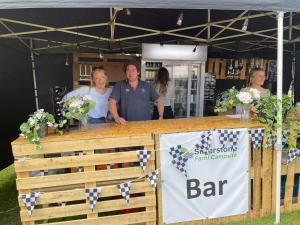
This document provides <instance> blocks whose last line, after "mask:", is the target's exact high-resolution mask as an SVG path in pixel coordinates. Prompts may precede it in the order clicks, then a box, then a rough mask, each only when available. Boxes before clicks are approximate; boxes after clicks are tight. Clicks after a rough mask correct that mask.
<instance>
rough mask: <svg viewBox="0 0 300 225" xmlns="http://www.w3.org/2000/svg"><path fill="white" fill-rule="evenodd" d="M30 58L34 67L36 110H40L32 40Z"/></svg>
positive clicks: (31, 42)
mask: <svg viewBox="0 0 300 225" xmlns="http://www.w3.org/2000/svg"><path fill="white" fill-rule="evenodd" d="M30 58H31V66H32V77H33V86H34V98H35V108H36V109H37V110H38V109H39V99H38V91H37V85H36V73H35V58H34V52H33V41H32V39H30Z"/></svg>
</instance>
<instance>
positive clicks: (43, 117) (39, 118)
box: [20, 109, 58, 148]
mask: <svg viewBox="0 0 300 225" xmlns="http://www.w3.org/2000/svg"><path fill="white" fill-rule="evenodd" d="M57 126H58V124H56V123H55V119H54V116H53V115H52V114H50V113H48V112H45V111H44V109H39V110H37V111H36V112H34V113H33V114H31V115H30V116H29V118H28V120H27V122H24V123H22V124H21V126H20V130H21V134H20V136H21V137H25V138H26V139H27V140H28V141H29V143H32V144H36V145H37V148H40V147H41V146H40V137H41V136H42V135H41V134H40V131H41V129H42V128H43V127H45V129H48V127H53V128H57Z"/></svg>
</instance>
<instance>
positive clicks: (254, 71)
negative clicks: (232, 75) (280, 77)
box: [246, 68, 265, 87]
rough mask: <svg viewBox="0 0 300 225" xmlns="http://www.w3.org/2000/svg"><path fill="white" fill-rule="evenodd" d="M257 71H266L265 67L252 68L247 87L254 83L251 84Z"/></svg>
mask: <svg viewBox="0 0 300 225" xmlns="http://www.w3.org/2000/svg"><path fill="white" fill-rule="evenodd" d="M257 72H265V70H264V69H262V68H258V69H252V70H251V72H250V74H249V76H248V78H247V82H246V87H250V86H251V85H252V84H251V78H253V77H254V75H255V74H256V73H257Z"/></svg>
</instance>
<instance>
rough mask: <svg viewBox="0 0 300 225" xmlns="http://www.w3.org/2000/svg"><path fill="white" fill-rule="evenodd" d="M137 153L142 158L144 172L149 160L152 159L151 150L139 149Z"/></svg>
mask: <svg viewBox="0 0 300 225" xmlns="http://www.w3.org/2000/svg"><path fill="white" fill-rule="evenodd" d="M136 154H137V156H138V158H139V160H140V166H141V168H142V170H143V173H144V172H145V169H146V166H147V162H148V160H149V159H150V155H151V151H148V150H137V151H136Z"/></svg>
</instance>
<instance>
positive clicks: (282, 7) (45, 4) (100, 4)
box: [0, 0, 300, 12]
mask: <svg viewBox="0 0 300 225" xmlns="http://www.w3.org/2000/svg"><path fill="white" fill-rule="evenodd" d="M95 7H96V8H111V7H112V8H115V7H123V8H168V9H170V8H174V9H223V10H245V9H246V10H265V11H285V12H290V11H291V12H300V0H264V1H262V0H252V1H247V0H200V1H199V0H185V1H181V0H102V1H97V0H64V1H57V0H53V1H51V0H28V1H24V0H23V1H15V0H4V1H1V4H0V8H2V9H13V8H95Z"/></svg>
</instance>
